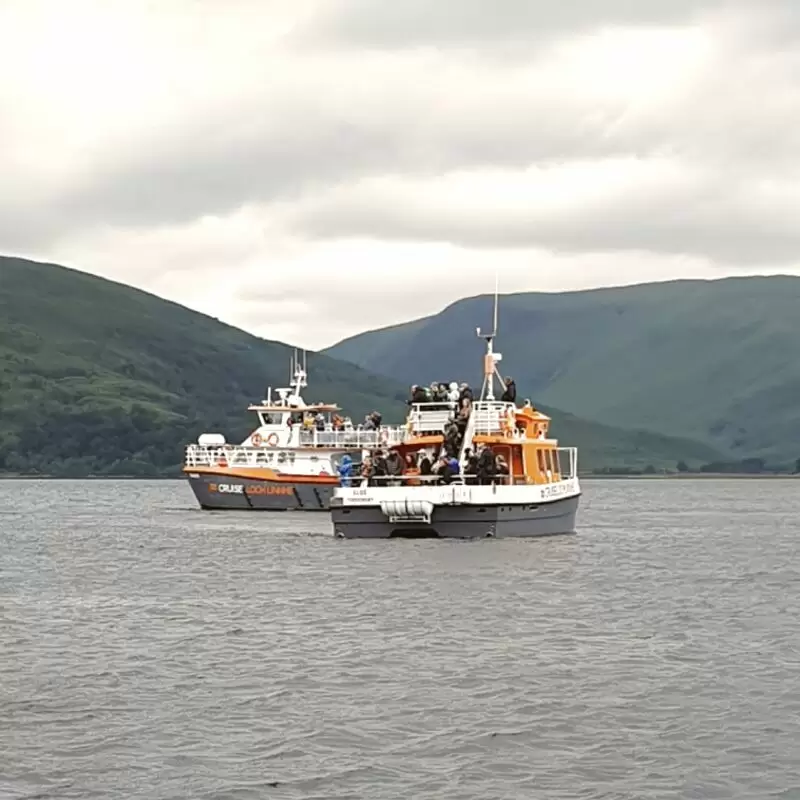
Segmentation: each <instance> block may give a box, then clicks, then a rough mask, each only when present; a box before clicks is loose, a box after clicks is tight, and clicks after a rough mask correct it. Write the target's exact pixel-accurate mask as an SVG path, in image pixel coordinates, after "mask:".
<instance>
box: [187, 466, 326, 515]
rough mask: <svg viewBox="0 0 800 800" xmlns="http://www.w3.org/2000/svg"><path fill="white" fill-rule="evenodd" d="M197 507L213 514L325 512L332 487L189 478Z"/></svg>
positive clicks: (200, 476)
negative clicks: (238, 512)
mask: <svg viewBox="0 0 800 800" xmlns="http://www.w3.org/2000/svg"><path fill="white" fill-rule="evenodd" d="M189 485H190V486H191V487H192V491H193V492H194V495H195V497H196V498H197V502H198V503H200V507H201V508H202V509H206V510H216V511H327V510H328V509H329V508H330V503H331V497H333V491H334V489H335V488H336V486H335V485H332V484H324V483H323V484H319V483H317V484H315V483H278V482H275V481H269V482H268V481H263V480H247V479H245V478H233V477H228V476H227V475H205V474H201V475H197V476H194V475H190V476H189Z"/></svg>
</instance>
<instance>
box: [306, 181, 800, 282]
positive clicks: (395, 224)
mask: <svg viewBox="0 0 800 800" xmlns="http://www.w3.org/2000/svg"><path fill="white" fill-rule="evenodd" d="M797 195H798V196H800V192H798V193H797ZM791 208H792V207H791V206H788V207H787V203H786V201H785V200H784V201H780V200H779V199H777V198H771V199H767V200H765V199H759V198H758V197H757V196H753V195H752V194H751V187H750V186H749V184H747V183H744V182H743V183H740V184H738V185H737V184H736V182H735V181H728V180H726V179H725V178H724V177H721V176H719V175H710V176H705V178H704V180H703V181H702V182H698V183H697V184H694V185H688V184H684V185H683V186H680V187H675V188H674V189H672V190H665V191H659V190H658V189H654V190H653V189H651V190H646V189H642V190H639V191H636V190H634V191H631V192H630V193H629V194H628V195H627V196H626V197H625V198H624V199H613V200H609V201H608V202H607V203H605V204H601V205H599V206H594V207H592V208H585V209H582V210H579V209H575V210H573V209H570V210H569V211H566V212H562V213H560V214H554V213H552V212H549V211H548V210H547V209H546V208H544V209H543V208H541V207H536V208H534V207H531V208H529V209H520V210H517V211H513V212H509V211H503V212H502V213H492V212H491V210H490V209H489V205H488V203H487V209H486V210H484V211H474V212H471V213H463V212H459V211H458V210H452V209H447V208H440V209H437V208H432V207H431V205H423V206H421V207H408V206H406V205H404V204H403V203H402V202H400V201H396V200H393V198H392V197H391V193H386V194H382V195H379V196H373V197H370V196H369V195H368V194H365V195H362V196H361V197H358V198H355V199H353V200H352V201H351V202H348V201H347V200H346V199H343V198H341V197H339V198H336V199H335V200H334V201H333V202H331V203H329V204H326V203H325V202H315V203H314V202H312V203H309V204H308V205H307V207H306V209H305V210H304V211H298V212H297V213H296V214H295V217H294V220H293V224H294V225H295V226H296V230H297V232H298V233H299V234H301V235H303V236H316V237H319V238H322V239H324V238H340V237H348V236H371V237H375V238H378V239H382V240H384V241H388V240H395V241H437V242H443V241H444V242H449V243H451V244H455V245H459V246H462V247H466V248H492V249H503V248H545V249H550V250H555V251H562V252H572V253H578V252H604V251H605V252H612V251H649V252H653V253H661V254H666V255H676V254H680V255H692V256H701V257H705V258H709V259H711V260H715V261H717V262H720V263H725V264H728V265H731V266H743V267H752V266H768V265H783V264H789V263H792V264H796V263H798V261H800V229H798V227H797V225H796V221H795V219H794V214H793V212H792V210H791Z"/></svg>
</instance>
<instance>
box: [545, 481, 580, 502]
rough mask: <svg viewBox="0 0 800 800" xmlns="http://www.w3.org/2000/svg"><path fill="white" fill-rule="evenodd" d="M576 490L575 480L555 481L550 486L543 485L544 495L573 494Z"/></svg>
mask: <svg viewBox="0 0 800 800" xmlns="http://www.w3.org/2000/svg"><path fill="white" fill-rule="evenodd" d="M574 492H575V481H564V482H562V483H554V484H552V485H550V486H547V485H545V486H542V497H543V498H547V497H559V496H561V495H562V494H573V493H574Z"/></svg>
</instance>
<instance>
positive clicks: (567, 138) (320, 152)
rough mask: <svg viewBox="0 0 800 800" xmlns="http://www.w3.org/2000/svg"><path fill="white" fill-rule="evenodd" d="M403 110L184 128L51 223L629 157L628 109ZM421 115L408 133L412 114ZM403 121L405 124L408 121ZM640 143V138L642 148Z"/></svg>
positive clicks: (495, 103)
mask: <svg viewBox="0 0 800 800" xmlns="http://www.w3.org/2000/svg"><path fill="white" fill-rule="evenodd" d="M412 105H416V106H417V107H416V108H413V110H409V116H408V117H406V116H405V113H403V114H399V115H398V114H397V113H396V111H393V110H392V109H390V108H386V109H380V108H376V109H375V110H374V114H373V115H372V117H371V119H369V120H367V121H364V120H362V121H360V122H350V121H347V120H345V119H342V118H339V117H337V116H335V115H332V114H328V115H326V114H321V113H320V112H319V111H315V110H314V109H313V108H309V109H308V110H307V112H305V113H303V112H293V113H291V114H284V113H282V112H281V111H280V110H278V109H276V110H275V116H274V118H273V117H270V115H267V114H262V115H261V116H260V117H259V115H258V114H257V113H255V109H252V111H253V112H254V113H253V114H252V115H249V114H248V113H247V112H246V113H245V116H246V117H248V125H247V127H246V128H245V129H241V130H238V129H237V128H236V126H235V125H231V127H230V128H229V129H225V128H220V129H215V128H212V129H210V130H203V129H202V128H201V129H199V130H194V131H187V130H181V131H180V132H176V134H175V135H174V136H172V137H170V138H167V139H166V140H164V141H159V140H155V141H153V142H152V143H151V144H149V145H147V144H145V145H144V146H142V145H141V144H140V145H139V146H138V147H137V148H136V150H135V151H134V152H133V153H127V154H126V153H123V152H120V153H118V154H116V156H115V158H114V160H113V162H110V163H107V164H105V165H103V166H101V168H100V169H98V170H96V171H95V172H94V173H90V174H88V175H87V178H86V180H85V181H84V182H83V183H82V184H81V185H77V186H73V187H70V190H69V193H68V194H66V195H65V196H63V197H62V198H60V199H59V200H58V201H56V203H54V204H53V208H52V211H51V215H52V217H53V218H54V227H59V226H61V227H63V226H64V225H67V224H68V221H69V224H72V225H75V224H82V225H90V224H96V223H97V222H99V221H102V222H103V224H108V225H124V226H134V227H135V226H148V225H156V224H164V223H180V222H184V221H188V220H191V219H194V218H196V217H197V216H199V215H202V214H207V213H214V214H224V213H226V212H230V211H233V210H234V209H236V208H239V207H240V206H242V205H243V204H247V203H277V204H280V203H291V202H293V201H296V200H298V199H299V198H300V197H301V196H303V195H304V194H305V193H309V192H313V191H316V190H319V189H321V188H324V187H326V186H331V185H337V184H339V183H341V182H345V181H352V180H355V179H358V178H361V177H364V176H367V175H374V174H392V173H406V174H415V175H419V176H435V175H440V174H443V173H446V172H448V171H450V170H453V169H458V168H463V167H469V166H472V165H486V164H492V165H495V166H501V167H502V166H505V167H524V166H526V165H528V164H530V163H532V162H539V163H543V162H548V161H551V160H562V159H571V158H583V157H587V156H594V157H602V156H612V155H619V154H623V153H625V152H629V150H630V148H631V147H632V146H636V145H635V143H634V142H631V141H626V139H625V137H624V136H619V135H617V136H610V135H609V131H610V129H612V128H613V126H614V125H615V124H616V122H617V120H618V118H619V117H620V116H621V115H622V109H621V108H620V109H615V108H610V109H597V110H594V111H593V112H592V111H589V110H587V109H581V108H580V107H579V106H577V105H576V104H574V103H573V104H570V103H569V102H568V101H566V100H565V101H564V102H563V103H562V105H561V106H560V107H558V108H551V109H549V110H548V109H547V108H546V103H545V102H544V101H539V102H534V103H533V105H532V106H531V107H530V108H529V109H528V111H527V114H523V113H521V111H520V109H519V108H517V109H516V112H515V109H514V105H515V98H513V97H511V98H509V97H505V98H494V99H491V98H487V99H486V102H485V103H481V102H480V100H478V101H477V102H475V103H469V102H468V103H466V104H465V105H464V106H463V107H462V108H461V109H460V110H456V109H453V110H452V113H451V114H450V115H449V116H448V115H447V114H446V113H442V112H440V111H439V110H437V109H436V108H432V107H430V105H429V104H428V103H427V102H426V100H425V99H424V98H423V99H421V100H419V101H417V102H416V103H412ZM412 115H413V116H414V117H416V118H417V121H416V123H415V124H414V125H413V126H409V125H408V122H409V121H410V116H412ZM403 117H405V120H404V118H403ZM639 146H641V147H645V146H646V145H645V143H644V142H642V143H639Z"/></svg>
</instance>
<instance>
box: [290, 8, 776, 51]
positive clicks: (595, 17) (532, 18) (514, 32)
mask: <svg viewBox="0 0 800 800" xmlns="http://www.w3.org/2000/svg"><path fill="white" fill-rule="evenodd" d="M772 1H773V0H759V2H761V3H770V2H772ZM732 2H736V0H560V2H558V1H554V0H402V1H401V0H394V2H376V1H375V0H336V2H334V3H332V5H331V7H330V8H329V9H328V10H326V11H325V12H322V13H320V14H319V15H318V16H317V17H315V18H313V19H312V20H311V21H310V22H309V23H308V24H307V25H306V27H305V28H304V29H301V31H300V32H299V34H298V36H299V37H301V38H305V39H308V40H311V41H313V40H315V39H316V40H324V39H330V40H335V41H336V40H338V41H342V42H351V43H354V44H365V45H378V46H381V45H382V46H392V47H397V46H406V45H426V44H428V45H447V44H451V45H464V44H474V43H489V42H495V43H496V42H500V41H507V42H515V41H519V40H527V41H530V40H535V39H538V38H543V37H551V36H554V35H557V34H563V33H577V32H582V31H584V30H586V29H588V28H592V27H596V26H600V25H633V26H636V25H670V24H676V23H684V22H686V21H688V20H690V19H691V18H692V16H693V15H694V14H696V13H698V12H704V11H708V10H709V9H714V8H719V7H723V6H725V5H727V6H731V5H732ZM751 2H755V0H751Z"/></svg>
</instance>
